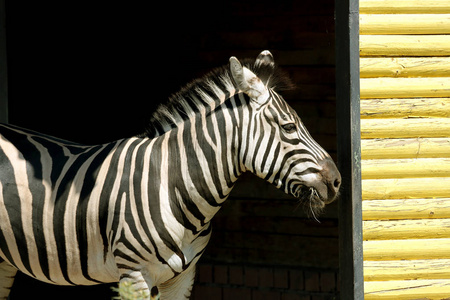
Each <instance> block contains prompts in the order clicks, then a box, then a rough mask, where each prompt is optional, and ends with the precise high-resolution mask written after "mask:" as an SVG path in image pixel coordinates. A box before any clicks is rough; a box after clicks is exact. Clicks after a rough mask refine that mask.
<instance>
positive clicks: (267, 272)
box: [192, 263, 338, 300]
mask: <svg viewBox="0 0 450 300" xmlns="http://www.w3.org/2000/svg"><path fill="white" fill-rule="evenodd" d="M196 282H197V283H196V285H195V287H194V290H193V295H192V299H194V300H205V299H214V300H260V299H261V300H263V299H264V300H332V299H337V286H338V284H337V271H336V270H317V269H296V268H289V267H278V266H273V267H268V266H265V267H262V266H248V265H220V264H208V263H201V264H200V265H199V267H198V274H197V281H196Z"/></svg>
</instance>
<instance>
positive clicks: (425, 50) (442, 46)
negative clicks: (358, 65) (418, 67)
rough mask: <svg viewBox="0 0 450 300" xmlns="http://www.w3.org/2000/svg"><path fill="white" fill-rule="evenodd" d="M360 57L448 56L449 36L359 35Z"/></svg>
mask: <svg viewBox="0 0 450 300" xmlns="http://www.w3.org/2000/svg"><path fill="white" fill-rule="evenodd" d="M360 49H361V50H360V53H361V56H449V55H450V35H361V36H360Z"/></svg>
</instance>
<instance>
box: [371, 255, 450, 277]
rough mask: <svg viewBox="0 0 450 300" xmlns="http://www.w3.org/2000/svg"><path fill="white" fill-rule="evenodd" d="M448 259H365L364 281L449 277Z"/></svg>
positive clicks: (449, 261) (449, 263) (449, 264)
mask: <svg viewBox="0 0 450 300" xmlns="http://www.w3.org/2000/svg"><path fill="white" fill-rule="evenodd" d="M449 266H450V259H423V260H422V259H421V260H389V261H365V262H364V280H365V281H390V280H418V279H419V280H422V279H448V278H450V268H449Z"/></svg>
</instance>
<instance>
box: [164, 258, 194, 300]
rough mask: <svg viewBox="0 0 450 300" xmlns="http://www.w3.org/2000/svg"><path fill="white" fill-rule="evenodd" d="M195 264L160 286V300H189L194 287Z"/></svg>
mask: <svg viewBox="0 0 450 300" xmlns="http://www.w3.org/2000/svg"><path fill="white" fill-rule="evenodd" d="M194 277H195V264H192V265H191V266H190V267H189V268H188V269H186V270H185V271H184V272H183V273H181V274H180V275H178V276H177V277H175V278H173V279H171V280H169V281H167V282H165V283H163V284H161V285H160V292H161V300H186V299H189V297H190V296H191V292H192V286H193V285H194Z"/></svg>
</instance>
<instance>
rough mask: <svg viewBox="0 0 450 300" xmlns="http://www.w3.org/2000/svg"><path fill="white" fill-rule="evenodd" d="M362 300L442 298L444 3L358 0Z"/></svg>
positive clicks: (449, 79) (446, 116)
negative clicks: (362, 253) (362, 259)
mask: <svg viewBox="0 0 450 300" xmlns="http://www.w3.org/2000/svg"><path fill="white" fill-rule="evenodd" d="M360 57H361V59H360V68H361V82H360V83H361V155H362V161H361V165H362V179H363V180H362V197H363V240H364V242H363V247H364V280H365V284H364V288H365V299H366V300H370V299H445V298H450V0H360Z"/></svg>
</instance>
